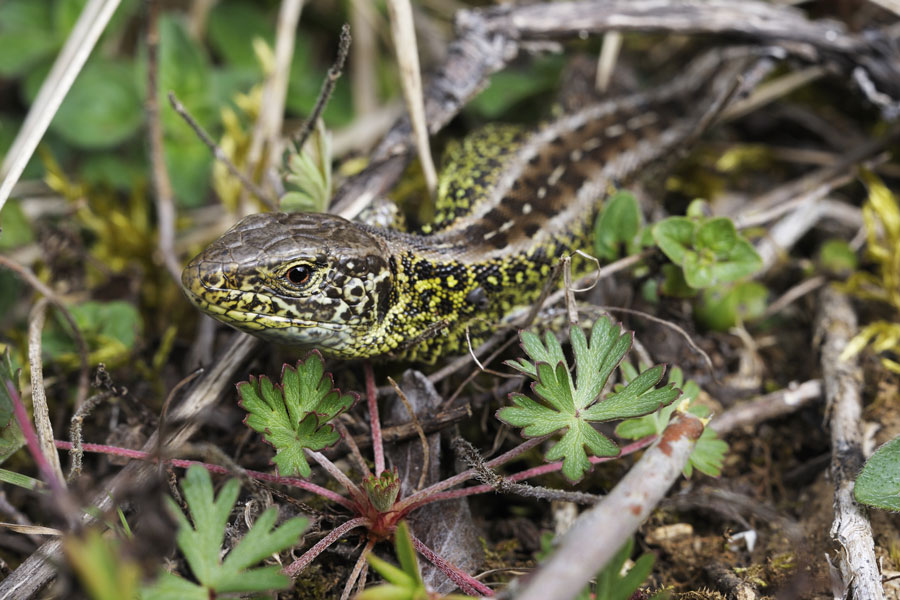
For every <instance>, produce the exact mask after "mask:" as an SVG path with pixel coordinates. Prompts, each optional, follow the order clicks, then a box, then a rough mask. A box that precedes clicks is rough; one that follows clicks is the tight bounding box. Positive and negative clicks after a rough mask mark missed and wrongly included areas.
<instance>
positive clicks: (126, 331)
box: [43, 300, 144, 366]
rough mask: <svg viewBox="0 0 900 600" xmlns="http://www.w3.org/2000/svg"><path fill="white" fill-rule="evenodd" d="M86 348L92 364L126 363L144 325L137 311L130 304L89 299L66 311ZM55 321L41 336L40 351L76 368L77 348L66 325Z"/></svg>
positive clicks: (48, 356)
mask: <svg viewBox="0 0 900 600" xmlns="http://www.w3.org/2000/svg"><path fill="white" fill-rule="evenodd" d="M69 312H71V313H72V316H73V317H74V318H75V322H76V323H77V324H78V328H79V329H80V330H81V334H82V335H83V336H84V338H85V342H86V343H87V346H88V351H89V355H88V359H89V362H90V363H91V364H97V363H100V362H103V363H108V364H109V365H117V364H121V363H122V362H124V361H126V360H128V356H129V353H130V352H131V350H133V349H134V346H135V344H136V343H137V340H138V338H139V336H140V335H141V333H142V332H143V328H144V324H143V319H142V318H141V314H140V312H139V311H138V309H137V308H136V307H135V306H134V305H133V304H131V303H129V302H124V301H121V300H113V301H110V302H99V301H95V300H88V301H86V302H82V303H81V304H76V305H75V306H72V307H71V308H70V309H69ZM61 323H62V321H61V319H57V320H56V321H55V322H54V323H53V325H52V326H51V327H47V328H46V329H45V330H44V333H43V347H44V348H43V349H44V355H45V356H46V357H47V358H51V359H56V360H58V361H60V362H62V363H63V364H66V365H69V366H71V365H77V364H78V357H77V347H76V346H75V342H74V341H73V340H72V338H71V331H70V329H69V326H68V324H65V325H62V324H61Z"/></svg>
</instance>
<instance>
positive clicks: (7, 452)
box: [0, 348, 25, 487]
mask: <svg viewBox="0 0 900 600" xmlns="http://www.w3.org/2000/svg"><path fill="white" fill-rule="evenodd" d="M6 381H9V382H11V383H12V384H13V387H15V388H16V390H18V387H19V375H18V369H16V368H14V367H13V364H12V358H11V357H10V355H9V348H7V349H6V350H5V351H4V352H3V354H2V355H0V463H3V461H5V460H6V459H7V458H9V457H10V456H12V455H13V454H15V452H16V450H18V449H19V448H21V447H22V446H23V445H24V444H25V436H24V435H23V434H22V429H21V428H20V427H19V422H18V421H16V417H15V415H14V414H13V399H12V398H11V397H10V395H9V391H8V390H7V389H6ZM20 396H21V394H20ZM23 487H24V486H23Z"/></svg>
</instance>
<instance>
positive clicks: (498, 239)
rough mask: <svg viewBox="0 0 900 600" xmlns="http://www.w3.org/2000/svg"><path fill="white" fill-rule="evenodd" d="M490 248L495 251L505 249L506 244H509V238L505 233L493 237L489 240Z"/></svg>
mask: <svg viewBox="0 0 900 600" xmlns="http://www.w3.org/2000/svg"><path fill="white" fill-rule="evenodd" d="M489 242H490V244H491V246H493V247H494V248H496V249H497V250H502V249H503V248H506V246H507V244H509V238H508V237H507V236H506V234H505V233H498V234H497V235H495V236H494V237H492V238H491V239H490V240H489Z"/></svg>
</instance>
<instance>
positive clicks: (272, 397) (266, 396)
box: [237, 351, 358, 477]
mask: <svg viewBox="0 0 900 600" xmlns="http://www.w3.org/2000/svg"><path fill="white" fill-rule="evenodd" d="M237 388H238V393H239V394H240V396H241V401H240V404H241V406H242V407H243V408H244V410H246V411H247V412H248V413H249V414H248V415H247V418H246V419H245V420H244V422H245V423H246V424H247V425H248V426H249V427H250V428H252V429H253V430H254V431H256V432H258V433H261V434H262V435H263V439H265V440H266V441H267V442H268V443H270V444H272V446H274V447H275V450H276V454H275V458H273V459H272V462H273V463H275V465H276V466H277V467H278V472H279V473H280V474H281V475H282V476H285V477H289V476H291V475H294V474H297V473H299V474H300V475H301V476H303V477H309V474H310V468H309V462H307V460H306V456H305V454H304V452H305V450H306V449H307V448H309V449H310V450H321V449H323V448H326V447H328V446H330V445H332V444H334V443H335V442H337V441H338V440H339V439H340V437H341V436H340V434H339V433H338V432H337V431H335V430H334V426H333V425H331V424H329V423H328V421H330V420H331V419H333V418H334V417H336V416H337V415H339V414H341V413H342V412H344V411H345V410H347V409H348V408H350V407H351V406H353V403H354V402H356V399H357V398H358V396H357V395H356V394H353V393H350V394H341V392H340V390H338V389H337V388H335V387H334V381H333V380H332V378H331V374H330V373H325V363H324V361H323V360H322V355H321V354H319V353H318V352H315V351H313V352H311V353H310V354H309V355H308V356H307V357H306V358H305V359H303V360H300V361H298V362H297V367H296V368H293V367H291V366H289V365H285V366H284V367H283V368H282V371H281V384H280V385H277V384H273V383H272V382H271V381H270V380H269V378H268V377H266V376H261V377H259V378H258V379H257V378H255V377H250V380H249V381H242V382H241V383H239V384H238V385H237Z"/></svg>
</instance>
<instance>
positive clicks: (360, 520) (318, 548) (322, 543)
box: [284, 517, 369, 578]
mask: <svg viewBox="0 0 900 600" xmlns="http://www.w3.org/2000/svg"><path fill="white" fill-rule="evenodd" d="M368 523H369V520H368V519H367V518H365V517H356V518H355V519H350V520H349V521H347V522H345V523H342V524H341V525H338V526H337V527H335V528H334V529H332V530H331V532H330V533H329V534H328V535H326V536H325V537H323V538H322V539H321V540H319V541H318V542H316V545H315V546H313V547H312V548H310V549H309V550H307V551H306V552H304V553H303V556H301V557H300V558H298V559H297V560H295V561H294V562H292V563H291V564H289V565H288V566H286V567H285V568H284V573H285V575H287V576H288V577H292V578H293V577H295V576H296V575H297V573H299V572H300V571H302V570H303V569H304V568H306V565H308V564H309V563H311V562H312V561H313V559H315V558H316V557H317V556H318V555H319V554H321V553H322V551H323V550H325V548H327V547H328V546H330V545H331V544H333V543H335V542H336V541H338V540H339V539H341V538H342V537H344V534H346V533H347V532H348V531H350V530H351V529H355V528H357V527H363V526H365V525H368Z"/></svg>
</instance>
